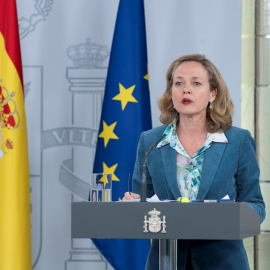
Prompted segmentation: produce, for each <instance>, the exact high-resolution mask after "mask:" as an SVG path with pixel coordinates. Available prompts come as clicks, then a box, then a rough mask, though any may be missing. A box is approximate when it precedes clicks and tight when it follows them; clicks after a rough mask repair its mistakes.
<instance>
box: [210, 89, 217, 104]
mask: <svg viewBox="0 0 270 270" xmlns="http://www.w3.org/2000/svg"><path fill="white" fill-rule="evenodd" d="M217 91H218V90H217V88H216V89H215V90H213V91H211V92H210V100H209V102H213V101H214V100H215V99H216V96H217Z"/></svg>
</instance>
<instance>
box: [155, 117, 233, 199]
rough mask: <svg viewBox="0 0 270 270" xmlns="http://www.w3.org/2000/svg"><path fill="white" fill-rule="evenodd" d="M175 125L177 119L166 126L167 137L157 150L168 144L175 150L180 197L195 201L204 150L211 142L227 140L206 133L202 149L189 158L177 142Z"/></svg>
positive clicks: (216, 134)
mask: <svg viewBox="0 0 270 270" xmlns="http://www.w3.org/2000/svg"><path fill="white" fill-rule="evenodd" d="M176 123H177V119H174V121H173V122H172V123H171V124H170V125H168V127H167V128H166V129H165V131H164V134H167V136H166V137H165V139H163V140H162V141H161V142H160V143H159V144H158V145H157V148H160V147H162V146H164V145H167V144H170V147H172V148H173V149H175V150H176V152H177V154H176V157H177V166H176V167H177V183H178V187H179V190H180V193H181V196H182V197H188V198H189V200H195V199H196V198H197V194H198V191H199V186H200V180H201V174H202V165H203V160H204V154H205V150H206V149H207V148H209V147H211V145H212V142H218V143H228V140H227V138H226V136H225V134H224V133H208V134H207V137H206V140H205V142H204V143H203V145H202V147H201V148H200V149H199V150H198V151H197V153H196V154H195V155H194V156H192V157H190V156H189V155H188V153H187V152H186V150H185V149H184V148H183V146H182V145H181V143H180V141H179V140H178V137H177V134H176Z"/></svg>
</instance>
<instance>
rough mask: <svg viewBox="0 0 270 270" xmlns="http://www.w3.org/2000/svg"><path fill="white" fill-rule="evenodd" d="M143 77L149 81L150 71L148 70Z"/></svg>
mask: <svg viewBox="0 0 270 270" xmlns="http://www.w3.org/2000/svg"><path fill="white" fill-rule="evenodd" d="M143 78H144V79H146V80H147V81H149V75H148V72H147V74H146V75H145V76H144V77H143Z"/></svg>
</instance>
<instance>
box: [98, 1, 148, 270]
mask: <svg viewBox="0 0 270 270" xmlns="http://www.w3.org/2000/svg"><path fill="white" fill-rule="evenodd" d="M151 126H152V124H151V110H150V97H149V88H148V70H147V52H146V33H145V21H144V4H143V0H136V1H134V0H120V3H119V7H118V14H117V19H116V26H115V31H114V37H113V43H112V49H111V57H110V63H109V69H108V75H107V82H106V89H105V95H104V100H103V108H102V114H101V121H100V128H99V133H98V142H97V148H96V156H95V162H94V172H96V173H98V172H104V173H112V175H113V178H112V180H113V187H112V190H113V191H112V194H113V200H114V201H117V200H119V199H121V198H122V197H123V196H124V193H125V192H126V191H127V190H128V178H129V175H131V177H132V172H133V169H134V164H135V159H136V151H137V144H138V141H139V137H140V134H141V132H142V131H144V130H148V129H150V128H151ZM109 226H110V224H108V230H110V227H109ZM127 230H128V228H127ZM93 242H94V244H95V245H96V246H97V248H98V249H99V250H100V252H101V253H102V254H103V256H104V257H105V258H106V259H107V260H108V261H109V262H110V264H111V265H112V266H113V267H114V268H115V269H117V270H118V269H125V270H126V269H134V270H139V269H144V268H145V263H146V258H147V254H148V251H149V247H150V241H149V240H136V239H134V240H128V239H125V240H122V239H93Z"/></svg>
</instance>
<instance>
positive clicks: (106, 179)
mask: <svg viewBox="0 0 270 270" xmlns="http://www.w3.org/2000/svg"><path fill="white" fill-rule="evenodd" d="M90 201H92V202H111V201H112V174H111V173H93V174H92V175H91V179H90Z"/></svg>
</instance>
